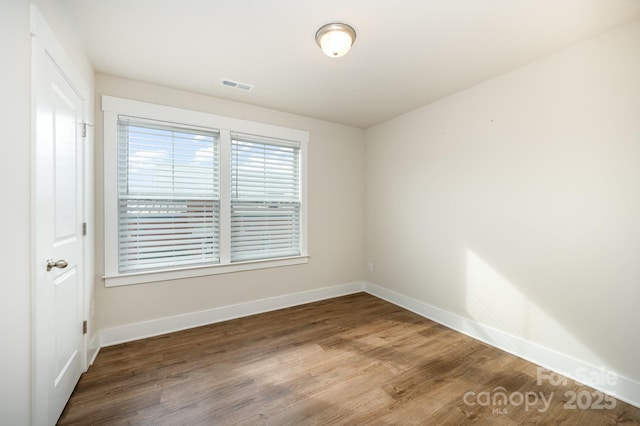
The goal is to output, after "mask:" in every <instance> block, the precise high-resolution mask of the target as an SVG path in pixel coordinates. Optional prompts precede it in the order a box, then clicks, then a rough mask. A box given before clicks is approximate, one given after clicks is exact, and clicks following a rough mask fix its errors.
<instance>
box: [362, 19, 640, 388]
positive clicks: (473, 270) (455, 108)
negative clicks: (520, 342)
mask: <svg viewBox="0 0 640 426" xmlns="http://www.w3.org/2000/svg"><path fill="white" fill-rule="evenodd" d="M425 84H428V82H425ZM365 205H366V210H365V211H366V227H365V241H366V243H365V247H366V249H365V257H366V260H367V261H370V262H373V264H374V272H373V273H368V274H367V280H368V281H369V282H372V283H375V284H378V285H380V286H384V287H387V288H388V289H391V290H394V291H396V292H399V293H401V294H404V295H406V296H410V297H412V298H414V299H417V300H419V301H422V302H425V303H428V304H430V305H432V306H435V307H437V308H440V309H444V310H447V311H449V312H451V313H454V314H457V315H460V316H463V317H466V318H469V319H472V320H474V321H477V322H479V323H481V324H483V325H486V326H489V327H494V328H497V329H499V330H502V331H505V332H507V333H510V334H512V335H515V336H517V337H521V338H524V339H526V340H528V341H529V342H533V343H537V344H540V345H542V346H545V347H547V348H549V349H551V350H554V351H558V352H560V353H563V354H565V355H568V356H570V357H574V358H576V359H578V360H581V361H583V362H586V363H588V364H591V365H592V366H595V367H605V368H607V369H609V370H613V371H614V372H616V373H618V374H619V375H622V376H625V377H626V378H628V379H631V380H632V381H635V382H639V383H640V363H638V360H639V359H640V339H639V338H638V333H637V327H638V324H640V310H639V309H638V300H640V286H639V283H640V220H639V218H640V22H635V23H632V24H630V25H627V26H624V27H622V28H620V29H617V30H615V31H613V32H610V33H607V34H605V35H602V36H600V37H598V38H595V39H592V40H590V41H588V42H584V43H581V44H579V45H576V46H573V47H571V48H569V49H566V50H563V51H561V52H558V53H556V54H555V55H553V56H550V57H548V58H545V59H543V60H540V61H538V62H535V63H532V64H530V65H527V66H524V67H522V68H520V69H517V70H514V71H512V72H510V73H508V74H504V75H502V76H499V77H496V78H494V79H492V80H489V81H487V82H484V83H482V84H479V85H477V86H474V87H472V88H469V89H467V90H464V91H462V92H459V93H457V94H454V95H452V96H449V97H447V98H444V99H442V100H440V101H437V102H434V103H432V104H430V105H427V106H425V107H422V108H420V109H418V110H415V111H412V112H410V113H407V114H404V115H402V116H400V117H397V118H395V119H393V120H390V121H388V122H385V123H383V124H380V125H378V126H375V127H372V128H370V129H368V130H367V131H366V201H365Z"/></svg>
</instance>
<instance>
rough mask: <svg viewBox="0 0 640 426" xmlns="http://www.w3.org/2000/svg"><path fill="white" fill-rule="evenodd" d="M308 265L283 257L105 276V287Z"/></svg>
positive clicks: (304, 258)
mask: <svg viewBox="0 0 640 426" xmlns="http://www.w3.org/2000/svg"><path fill="white" fill-rule="evenodd" d="M305 263H309V256H308V255H305V256H295V257H284V258H279V259H264V260H253V261H248V262H237V263H231V264H226V265H214V266H200V267H191V268H184V269H170V270H160V271H146V272H135V273H129V274H117V275H105V276H103V277H102V278H103V279H104V286H105V287H118V286H121V285H130V284H143V283H152V282H157V281H169V280H179V279H182V278H193V277H204V276H207V275H218V274H228V273H232V272H241V271H252V270H255V269H266V268H278V267H281V266H290V265H302V264H305Z"/></svg>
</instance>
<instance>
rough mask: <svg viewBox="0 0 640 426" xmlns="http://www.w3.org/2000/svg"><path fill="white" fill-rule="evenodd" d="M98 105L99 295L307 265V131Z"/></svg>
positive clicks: (138, 105)
mask: <svg viewBox="0 0 640 426" xmlns="http://www.w3.org/2000/svg"><path fill="white" fill-rule="evenodd" d="M102 104H103V105H102V106H103V111H104V148H105V151H104V152H105V154H104V155H105V174H104V179H105V182H104V189H105V200H104V204H105V277H104V278H105V284H106V285H107V286H113V285H125V284H134V283H141V282H152V281H162V280H168V279H177V278H185V277H193V276H202V275H210V274H217V273H224V272H235V271H242V270H247V269H257V268H267V267H274V266H285V265H292V264H299V263H306V262H307V258H308V254H307V249H306V147H307V143H308V137H309V136H308V133H307V132H304V131H300V130H294V129H287V128H282V127H277V126H271V125H266V124H261V123H254V122H250V121H244V120H238V119H232V118H227V117H221V116H216V115H212V114H206V113H200V112H195V111H188V110H182V109H177V108H171V107H165V106H159V105H153V104H147V103H142V102H136V101H130V100H126V99H119V98H113V97H109V96H103V98H102Z"/></svg>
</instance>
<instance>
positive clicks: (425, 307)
mask: <svg viewBox="0 0 640 426" xmlns="http://www.w3.org/2000/svg"><path fill="white" fill-rule="evenodd" d="M364 291H365V292H367V293H369V294H371V295H372V296H375V297H378V298H380V299H383V300H386V301H387V302H390V303H393V304H394V305H397V306H399V307H401V308H404V309H407V310H409V311H411V312H414V313H416V314H418V315H420V316H422V317H425V318H427V319H430V320H433V321H435V322H437V323H439V324H442V325H444V326H446V327H449V328H451V329H453V330H456V331H458V332H460V333H463V334H466V335H467V336H469V337H472V338H474V339H476V340H479V341H481V342H484V343H486V344H488V345H491V346H493V347H496V348H498V349H501V350H503V351H505V352H508V353H510V354H512V355H515V356H517V357H519V358H522V359H525V360H527V361H529V362H532V363H534V364H537V365H539V366H541V367H544V368H546V369H548V370H551V371H553V372H555V373H558V374H561V375H563V376H565V377H568V378H570V379H571V380H574V381H575V382H578V383H582V384H584V385H586V386H589V387H591V388H593V389H595V390H598V391H601V392H604V393H606V394H607V395H611V396H613V397H615V398H617V399H619V400H621V401H624V402H626V403H629V404H631V405H634V406H636V407H639V408H640V383H638V382H636V381H634V380H631V379H628V378H626V377H623V376H621V375H619V374H617V380H616V383H615V385H612V386H607V385H606V384H604V385H603V384H601V383H596V382H590V381H589V379H590V378H598V377H601V373H602V369H601V368H598V367H594V366H593V365H590V364H587V363H585V362H582V361H580V360H578V359H575V358H573V357H570V356H567V355H565V354H562V353H559V352H556V351H554V350H551V349H549V348H546V347H543V346H540V345H538V344H535V343H532V342H529V341H527V340H525V339H522V338H520V337H517V336H514V335H511V334H508V333H505V332H503V331H500V330H497V329H494V328H491V327H488V326H485V325H483V324H480V323H478V322H476V321H473V320H471V319H469V318H465V317H463V316H460V315H458V314H454V313H452V312H449V311H446V310H444V309H440V308H437V307H435V306H432V305H429V304H428V303H424V302H421V301H419V300H417V299H414V298H411V297H409V296H405V295H403V294H400V293H397V292H395V291H393V290H389V289H387V288H384V287H381V286H379V285H376V284H372V283H369V282H365V283H364ZM613 373H615V372H613Z"/></svg>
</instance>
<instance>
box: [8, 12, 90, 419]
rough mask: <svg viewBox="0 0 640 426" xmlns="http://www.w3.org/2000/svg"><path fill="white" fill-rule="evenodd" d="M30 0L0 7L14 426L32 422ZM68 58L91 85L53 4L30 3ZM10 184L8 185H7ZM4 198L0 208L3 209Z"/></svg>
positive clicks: (10, 415) (10, 395) (79, 52)
mask: <svg viewBox="0 0 640 426" xmlns="http://www.w3.org/2000/svg"><path fill="white" fill-rule="evenodd" d="M29 3H30V2H29V1H28V0H10V1H2V2H0V51H1V52H2V54H3V58H4V64H3V66H2V67H0V93H2V102H0V120H1V123H2V129H3V139H2V142H1V146H2V155H0V171H1V172H0V173H1V174H2V181H3V182H5V185H3V190H2V191H3V192H2V194H3V197H4V198H5V200H11V201H10V203H11V204H10V208H5V209H3V211H2V216H1V218H2V221H1V225H0V226H1V228H2V231H1V235H2V241H3V242H5V244H2V245H0V256H2V257H1V258H2V260H3V264H4V265H9V266H8V267H6V268H5V271H4V276H3V278H2V280H0V330H1V334H0V341H2V351H1V354H0V361H1V363H0V377H2V384H3V386H2V387H1V389H0V419H2V420H1V421H2V422H5V423H7V424H13V425H26V424H30V419H31V281H30V280H31V239H32V235H31V36H30V31H29V16H30V12H29V7H30V6H29ZM33 3H35V4H36V5H37V6H38V7H39V8H40V10H41V12H42V13H43V15H44V16H45V19H47V21H48V22H49V24H50V25H51V27H52V28H53V30H54V31H55V32H56V33H57V34H58V36H59V38H60V41H61V42H62V43H63V45H64V46H65V48H66V49H67V52H68V53H69V55H70V56H71V57H72V58H73V59H74V60H75V61H76V63H77V65H78V67H79V69H80V71H81V72H82V74H83V76H84V77H85V79H86V80H87V83H89V84H92V81H93V71H92V70H91V66H90V64H89V62H88V60H87V58H86V57H85V56H84V53H83V52H82V50H81V49H79V48H78V45H77V43H76V42H75V40H74V38H73V28H71V27H70V26H68V25H67V23H66V21H65V19H64V18H63V16H64V13H60V12H61V10H60V8H59V6H58V3H57V1H56V0H38V1H34V2H33ZM6 183H10V185H8V184H6ZM7 203H8V201H5V203H4V205H5V206H7V205H8V204H7Z"/></svg>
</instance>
